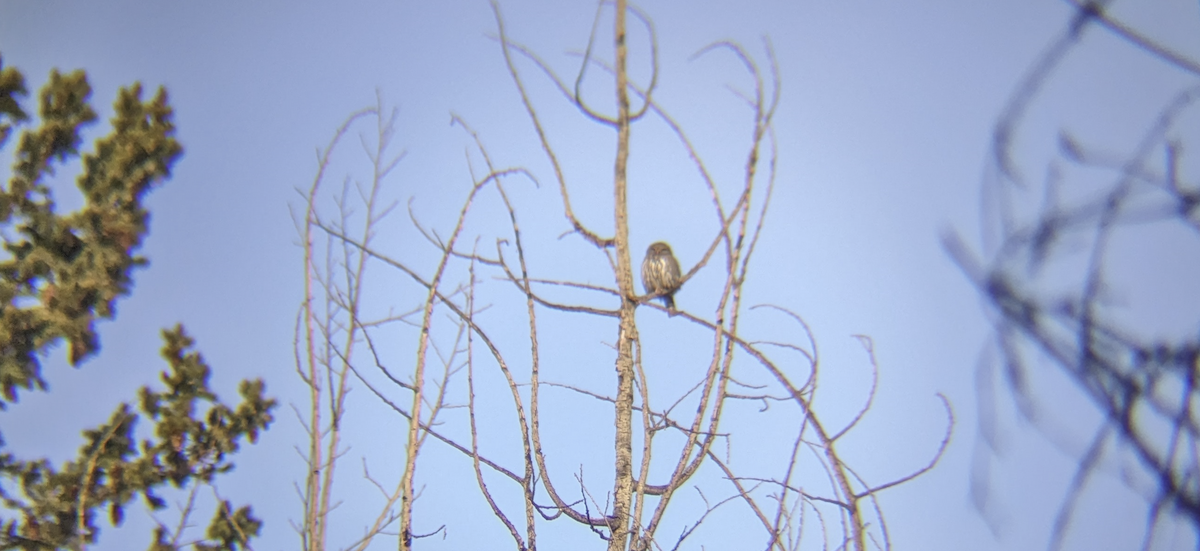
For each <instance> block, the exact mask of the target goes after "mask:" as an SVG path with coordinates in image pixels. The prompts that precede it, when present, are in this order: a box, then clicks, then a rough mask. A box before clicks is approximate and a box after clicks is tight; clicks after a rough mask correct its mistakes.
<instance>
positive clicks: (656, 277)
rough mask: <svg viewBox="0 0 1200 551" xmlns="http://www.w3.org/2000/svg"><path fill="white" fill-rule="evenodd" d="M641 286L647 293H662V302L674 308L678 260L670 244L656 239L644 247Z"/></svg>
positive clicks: (670, 308)
mask: <svg viewBox="0 0 1200 551" xmlns="http://www.w3.org/2000/svg"><path fill="white" fill-rule="evenodd" d="M642 286H643V287H645V288H646V293H647V294H653V293H663V295H662V297H660V298H662V299H663V304H665V305H666V306H667V309H669V310H674V309H675V298H674V295H675V291H677V290H679V261H678V260H675V255H674V254H672V253H671V246H670V245H667V244H666V243H663V242H662V241H658V242H656V243H654V244H652V245H650V247H649V248H648V249H646V259H645V260H643V261H642Z"/></svg>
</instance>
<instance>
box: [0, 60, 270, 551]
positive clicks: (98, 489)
mask: <svg viewBox="0 0 1200 551" xmlns="http://www.w3.org/2000/svg"><path fill="white" fill-rule="evenodd" d="M27 94H28V91H27V90H26V88H25V80H24V77H23V76H22V75H21V73H20V72H19V71H17V70H16V69H14V68H12V67H4V65H3V60H2V58H0V149H2V148H4V146H5V145H6V144H7V142H8V138H9V137H11V136H12V135H13V133H14V131H16V130H20V136H19V141H18V143H17V146H16V150H15V157H16V159H15V163H14V164H13V169H12V176H11V179H10V180H9V181H8V182H7V183H6V184H5V183H2V182H0V239H3V242H4V249H5V251H6V253H7V254H6V255H5V256H4V257H0V409H6V408H7V407H8V406H9V405H11V404H13V403H15V402H16V401H17V399H18V397H19V394H18V392H19V391H21V390H27V391H28V390H32V391H45V390H46V383H45V380H44V379H43V378H42V373H41V372H42V363H41V360H42V358H44V357H45V356H46V355H47V354H48V352H49V350H50V348H51V347H52V346H53V345H55V343H58V342H60V341H61V342H65V343H66V345H67V357H68V360H69V361H70V363H71V364H72V365H79V364H80V363H81V362H82V361H84V360H85V359H87V358H88V357H90V356H91V355H93V354H95V353H96V352H97V351H98V350H99V342H98V337H97V334H96V331H95V322H96V320H97V319H111V318H112V317H113V316H114V313H115V310H114V303H115V302H116V300H117V299H118V298H120V297H123V296H126V295H128V294H129V293H130V291H131V289H132V279H131V272H132V270H133V269H134V268H135V267H138V266H142V265H144V264H146V260H145V258H143V257H141V256H137V255H136V254H135V251H136V250H137V249H138V248H139V246H140V245H141V242H142V239H143V237H144V236H145V234H146V231H147V226H146V222H147V217H148V213H147V212H146V210H145V208H144V207H143V205H142V200H143V198H144V197H145V195H146V193H147V192H148V191H150V190H151V189H152V188H153V187H155V186H156V185H158V184H160V183H162V182H163V181H165V180H166V179H167V178H168V177H169V176H170V173H171V167H172V165H173V164H174V163H175V161H176V160H178V159H179V156H180V155H181V154H182V151H183V149H182V147H181V146H180V144H179V142H178V141H177V140H176V139H175V137H174V134H175V126H174V124H173V122H172V109H171V107H170V105H169V104H168V102H167V95H166V92H165V91H164V90H163V89H161V88H160V89H159V90H158V91H157V93H156V94H155V95H154V97H153V99H150V100H149V101H144V100H143V99H142V89H141V85H140V84H136V83H135V84H134V85H133V86H131V87H129V88H122V89H121V90H120V92H119V93H118V97H117V100H116V102H115V106H114V107H115V112H116V114H115V116H114V118H113V119H112V121H111V122H112V131H111V132H110V133H109V134H108V135H107V136H105V137H103V138H101V139H99V140H97V141H96V142H95V144H94V150H93V151H92V152H90V153H87V154H85V155H83V156H82V164H83V167H82V174H81V175H80V176H79V177H78V179H77V185H78V187H79V190H80V191H81V192H82V194H83V198H84V205H83V207H81V208H80V209H79V210H77V211H75V212H71V213H60V212H58V211H57V209H56V207H55V203H54V198H53V194H52V190H51V189H50V187H49V186H48V185H47V184H46V182H45V179H46V178H47V177H49V176H52V175H53V174H54V171H55V169H56V168H57V167H60V166H63V165H65V164H66V163H68V162H71V161H72V160H75V159H78V158H79V157H80V143H81V141H82V140H81V138H80V131H81V129H82V128H83V127H84V126H85V125H88V124H91V123H92V122H94V121H95V120H96V113H95V112H94V111H93V110H92V108H91V107H90V106H89V105H88V99H89V96H90V95H91V87H90V86H89V84H88V82H87V77H86V75H85V74H84V73H83V72H82V71H75V72H72V73H69V74H60V73H59V72H57V71H53V72H51V74H50V79H49V82H48V83H47V84H46V85H45V87H44V88H43V89H42V90H41V93H40V94H39V97H38V106H39V112H38V120H37V124H36V125H35V126H33V127H31V128H22V127H23V126H27V125H30V124H31V122H30V119H31V117H30V116H29V115H28V114H27V113H26V112H25V111H24V110H23V109H22V106H21V99H22V98H23V97H24V96H26V95H27ZM163 339H164V340H165V343H166V344H165V345H164V347H163V349H162V355H163V357H164V358H165V359H166V361H167V365H168V369H167V371H164V372H163V373H162V377H161V378H162V383H163V384H164V385H165V387H166V388H165V389H164V390H161V391H155V390H152V389H150V388H149V387H144V388H142V389H141V391H140V392H139V395H138V397H137V400H136V406H135V405H133V403H123V404H120V405H119V406H118V407H117V409H116V411H115V412H114V413H113V414H112V416H111V417H110V418H109V420H108V421H107V422H106V423H104V424H102V425H100V426H98V427H96V428H94V429H89V430H85V431H84V433H83V437H84V438H83V440H84V442H83V445H82V446H80V448H79V453H78V456H77V457H76V458H74V459H72V460H69V461H67V462H66V463H64V464H63V465H61V466H56V465H52V464H51V463H50V462H49V461H48V460H45V459H35V460H27V459H21V458H18V457H17V456H16V455H15V454H14V451H13V450H10V449H8V448H7V447H6V446H4V444H3V442H2V441H0V550H8V549H21V550H28V551H33V550H46V549H83V548H84V547H85V546H86V545H87V544H88V543H91V542H94V541H96V538H97V536H98V533H99V532H98V528H97V526H96V521H97V518H96V515H97V514H102V513H103V512H107V514H108V518H109V520H110V522H112V523H113V524H120V523H121V521H122V519H123V515H124V507H125V506H126V505H128V504H129V503H130V502H131V501H133V500H134V499H136V498H138V497H139V496H141V497H142V498H143V499H145V501H146V503H148V504H149V505H150V507H151V508H154V509H162V508H164V507H166V502H165V501H164V500H163V499H162V498H161V497H159V495H157V493H156V491H159V490H161V489H164V488H166V487H167V486H168V485H170V486H172V487H175V488H185V487H191V488H196V487H197V486H198V485H202V484H206V483H209V482H211V481H212V480H213V479H214V477H215V476H217V475H218V474H221V473H225V472H228V471H229V470H231V469H232V468H233V463H232V462H231V461H230V455H231V454H232V453H234V452H236V451H237V449H238V446H239V443H240V442H241V440H242V439H243V438H247V439H249V440H250V441H251V442H254V441H256V439H257V436H258V432H259V431H260V430H264V429H266V427H267V426H268V425H269V424H270V423H271V421H272V420H273V417H272V415H271V410H272V409H273V408H274V406H275V401H274V400H271V399H267V398H265V397H264V395H263V383H262V381H260V380H255V381H248V380H247V381H242V383H241V386H240V389H239V390H240V393H241V396H242V401H241V403H239V404H237V405H236V406H229V405H226V404H224V403H222V402H221V401H220V400H218V399H217V397H216V395H215V394H214V393H213V392H212V391H211V390H210V389H209V387H208V376H209V373H210V370H209V367H208V365H207V364H205V362H204V360H203V358H202V357H201V356H200V354H199V353H198V352H196V351H195V350H194V349H193V341H192V339H191V338H189V337H188V336H187V334H186V333H185V331H184V330H183V328H182V327H181V326H176V327H175V328H173V329H169V330H165V331H163ZM142 418H146V419H148V420H149V422H151V423H153V429H152V430H151V431H150V433H151V436H150V437H149V438H147V439H145V440H143V441H141V442H138V441H137V440H136V435H135V432H134V429H135V425H136V423H137V421H138V420H139V419H142ZM260 526H261V522H260V521H259V520H258V519H256V518H254V516H253V515H252V514H251V510H250V508H249V507H241V508H238V509H236V510H234V509H233V507H232V506H231V505H230V504H229V502H227V501H221V502H220V503H218V507H217V511H216V512H215V513H214V516H213V519H212V522H211V523H210V524H209V526H208V529H207V532H206V534H205V538H204V539H202V540H200V541H195V540H194V539H193V540H191V541H190V542H189V543H188V544H187V545H189V546H194V547H195V548H196V549H200V550H218V549H222V550H234V549H240V548H243V547H245V546H246V542H247V541H248V540H249V538H251V537H254V536H256V535H257V534H258V531H259V528H260ZM180 528H181V527H179V528H176V529H175V530H171V529H168V528H167V527H165V526H161V525H160V526H159V527H158V528H157V530H156V533H155V538H154V542H153V543H152V544H151V549H153V550H155V551H165V550H170V549H177V548H180V547H182V545H181V543H180V535H181V534H180V531H181V530H180Z"/></svg>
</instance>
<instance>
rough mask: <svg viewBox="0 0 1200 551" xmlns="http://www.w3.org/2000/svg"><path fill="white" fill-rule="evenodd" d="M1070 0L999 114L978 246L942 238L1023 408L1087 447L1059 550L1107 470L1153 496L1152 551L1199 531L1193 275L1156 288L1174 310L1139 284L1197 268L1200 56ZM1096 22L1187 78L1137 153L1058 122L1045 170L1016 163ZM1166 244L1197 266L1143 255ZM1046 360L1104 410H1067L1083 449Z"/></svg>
mask: <svg viewBox="0 0 1200 551" xmlns="http://www.w3.org/2000/svg"><path fill="white" fill-rule="evenodd" d="M1068 3H1070V4H1071V5H1072V6H1073V9H1074V11H1075V15H1074V17H1073V19H1072V20H1071V21H1070V23H1069V24H1068V25H1067V26H1066V28H1064V29H1063V30H1062V32H1061V33H1060V34H1059V36H1057V37H1056V38H1055V39H1054V41H1053V42H1052V43H1051V45H1050V46H1049V47H1048V48H1047V50H1046V51H1045V53H1043V54H1042V55H1041V57H1040V58H1039V59H1038V60H1037V61H1036V62H1035V63H1034V64H1033V65H1032V66H1031V67H1030V70H1029V72H1028V74H1027V75H1026V77H1025V78H1024V79H1023V80H1022V81H1021V82H1020V83H1019V85H1018V86H1017V87H1016V89H1015V91H1014V93H1013V94H1012V96H1011V98H1010V100H1009V103H1008V105H1007V107H1006V109H1005V111H1004V113H1003V114H1002V116H1001V117H1000V119H999V121H998V123H997V124H996V127H995V132H994V141H993V152H992V156H991V159H990V164H989V171H988V178H987V179H986V181H985V184H984V190H983V191H984V194H983V195H984V216H985V227H984V238H985V250H984V258H983V259H982V260H981V259H979V258H977V257H976V256H975V255H973V254H972V253H971V252H969V251H968V248H967V247H966V246H965V245H964V244H963V242H962V240H960V239H959V238H958V237H957V236H955V235H949V236H948V237H947V239H946V246H947V249H948V250H949V252H950V253H951V255H952V256H953V257H954V259H955V260H956V262H957V263H958V264H959V266H960V267H961V268H962V269H963V271H964V272H965V273H966V275H967V277H968V278H970V279H971V281H972V282H973V283H974V284H975V285H976V286H977V287H978V289H979V291H980V293H981V294H982V295H983V296H984V297H985V298H986V302H987V303H988V305H989V306H990V307H991V308H990V310H991V312H992V313H993V314H994V324H995V327H996V333H995V348H996V349H997V350H998V351H999V357H1000V359H1001V362H1002V365H1003V369H1002V373H1003V377H1004V380H1005V382H1006V383H1007V386H1008V388H1009V390H1010V391H1011V395H1012V397H1013V399H1014V401H1015V404H1016V408H1017V410H1018V411H1019V412H1020V413H1021V415H1023V416H1024V417H1026V418H1027V419H1029V420H1031V421H1033V423H1034V425H1035V426H1037V427H1039V428H1040V429H1042V430H1043V432H1044V433H1046V434H1047V435H1050V436H1052V437H1053V438H1052V439H1053V440H1054V442H1055V444H1057V445H1059V446H1060V447H1062V448H1064V449H1067V450H1068V453H1071V454H1073V455H1074V456H1075V457H1076V458H1077V462H1078V466H1077V469H1076V472H1075V475H1074V477H1073V479H1072V480H1071V482H1070V485H1069V488H1068V490H1067V493H1066V495H1065V496H1063V499H1062V503H1061V506H1060V509H1059V513H1058V516H1057V518H1056V519H1055V523H1054V526H1053V533H1052V535H1051V541H1050V543H1049V545H1050V547H1051V548H1059V547H1061V546H1062V545H1063V542H1064V540H1065V539H1066V538H1067V537H1068V535H1069V533H1070V528H1071V521H1072V517H1073V516H1074V515H1075V514H1076V506H1077V504H1078V503H1080V500H1081V496H1082V495H1083V494H1084V493H1085V491H1086V490H1087V488H1088V486H1089V485H1091V484H1093V483H1094V481H1095V479H1096V478H1097V475H1099V474H1105V473H1107V474H1110V475H1111V476H1113V477H1114V478H1116V479H1118V480H1120V481H1122V482H1123V483H1124V484H1125V485H1127V486H1128V488H1129V489H1131V490H1132V491H1133V492H1134V493H1135V494H1136V495H1138V496H1140V497H1141V498H1142V499H1144V500H1145V503H1146V510H1147V514H1146V519H1145V532H1144V539H1143V548H1145V549H1149V548H1151V547H1152V546H1153V545H1155V544H1156V543H1157V544H1161V542H1156V541H1155V538H1156V534H1162V533H1165V529H1166V528H1167V527H1179V526H1181V525H1182V526H1186V527H1190V530H1191V533H1192V535H1193V538H1196V537H1198V536H1200V476H1198V475H1200V451H1198V450H1200V448H1197V431H1198V429H1200V425H1198V412H1197V407H1196V404H1197V401H1196V400H1197V398H1200V392H1198V389H1197V386H1196V380H1197V375H1198V374H1200V364H1198V361H1200V336H1197V333H1196V326H1195V320H1196V319H1197V314H1200V312H1198V311H1197V310H1196V308H1197V305H1196V304H1195V303H1194V301H1192V300H1190V296H1189V295H1194V294H1195V293H1196V288H1195V286H1194V285H1191V286H1190V291H1184V292H1183V294H1181V295H1177V296H1168V295H1167V294H1168V293H1171V292H1173V291H1172V290H1167V289H1160V290H1157V292H1159V293H1162V294H1163V296H1164V297H1168V298H1167V300H1168V301H1169V302H1170V303H1171V304H1172V306H1175V307H1177V308H1176V309H1175V311H1174V312H1167V311H1165V309H1162V308H1155V307H1153V306H1147V304H1146V303H1145V301H1140V302H1139V299H1141V298H1144V297H1145V296H1146V295H1145V294H1144V293H1142V294H1138V293H1139V292H1140V291H1139V290H1138V289H1137V287H1138V286H1145V285H1146V284H1147V283H1148V282H1150V281H1171V280H1172V279H1175V280H1176V281H1179V282H1195V281H1196V277H1195V272H1194V266H1195V264H1194V262H1195V260H1196V255H1195V252H1194V246H1195V244H1196V233H1195V232H1196V230H1198V229H1200V217H1198V212H1197V209H1196V206H1197V204H1200V184H1198V183H1197V180H1196V175H1195V173H1194V172H1193V173H1192V175H1191V177H1190V179H1189V177H1188V176H1187V174H1186V173H1185V172H1186V171H1185V170H1184V168H1183V167H1184V166H1185V165H1184V163H1183V162H1182V161H1183V160H1184V159H1185V158H1186V153H1187V151H1188V150H1189V149H1188V148H1187V147H1185V143H1186V142H1188V141H1194V140H1196V139H1197V138H1200V136H1197V135H1196V133H1195V128H1196V127H1195V123H1194V121H1195V118H1194V117H1195V115H1196V111H1197V110H1196V104H1197V101H1198V100H1200V83H1198V81H1197V77H1200V63H1198V62H1197V60H1196V59H1193V58H1189V57H1187V56H1185V55H1182V54H1180V53H1178V52H1176V51H1174V50H1172V49H1171V48H1168V47H1167V46H1165V45H1163V44H1162V43H1160V42H1158V41H1156V40H1155V39H1154V38H1152V37H1150V36H1147V35H1145V34H1143V33H1141V32H1140V31H1138V30H1137V29H1135V28H1134V27H1133V26H1131V25H1129V24H1127V23H1125V22H1123V21H1122V20H1120V19H1119V18H1116V17H1114V16H1112V15H1111V14H1110V13H1109V11H1108V2H1091V1H1089V2H1077V1H1075V0H1071V1H1070V2H1068ZM1089 33H1090V34H1089ZM1095 33H1101V34H1102V36H1103V37H1104V38H1105V39H1111V38H1113V37H1115V38H1117V39H1118V41H1119V42H1120V43H1121V44H1122V45H1123V46H1124V47H1126V48H1130V49H1132V51H1133V52H1138V53H1140V54H1141V55H1142V58H1141V60H1140V62H1142V63H1148V64H1151V65H1153V66H1156V67H1158V68H1162V67H1167V68H1168V70H1169V71H1170V72H1172V73H1175V76H1180V75H1182V76H1183V77H1184V78H1183V80H1182V83H1181V84H1180V88H1179V89H1178V90H1177V91H1176V92H1175V94H1174V96H1173V97H1171V98H1170V99H1169V100H1167V101H1166V102H1165V104H1163V105H1160V106H1156V107H1154V109H1155V110H1157V113H1156V114H1154V115H1151V116H1150V118H1149V120H1146V121H1145V124H1144V125H1143V127H1144V128H1143V130H1141V131H1140V134H1139V135H1138V136H1137V137H1136V140H1133V141H1134V143H1133V145H1132V147H1131V148H1130V149H1129V150H1127V151H1123V152H1120V153H1116V154H1113V153H1110V152H1107V151H1104V150H1103V148H1102V147H1097V146H1095V145H1092V143H1093V142H1097V141H1099V139H1100V138H1102V137H1101V136H1079V135H1076V134H1075V133H1074V132H1072V131H1070V130H1069V129H1061V130H1060V131H1059V134H1058V145H1059V148H1058V151H1057V154H1056V155H1055V156H1054V157H1053V158H1052V159H1051V160H1050V163H1049V167H1048V169H1047V171H1046V174H1047V176H1046V178H1045V180H1044V181H1042V182H1041V183H1038V182H1035V181H1033V180H1031V179H1029V178H1028V177H1027V176H1026V175H1027V174H1028V173H1029V170H1028V167H1027V166H1022V165H1023V164H1027V161H1025V160H1024V159H1026V158H1027V156H1025V157H1023V156H1022V153H1021V152H1020V151H1019V148H1018V147H1016V146H1015V145H1014V143H1015V142H1017V141H1018V136H1019V135H1021V134H1022V132H1023V131H1026V127H1028V126H1031V125H1030V124H1029V123H1031V122H1032V121H1031V120H1030V119H1032V118H1033V115H1031V112H1033V111H1034V110H1035V109H1036V108H1037V107H1039V106H1038V101H1039V100H1041V99H1043V98H1044V97H1045V96H1046V91H1047V89H1049V88H1051V87H1052V86H1055V85H1058V86H1063V85H1064V83H1063V81H1062V79H1059V78H1057V73H1059V72H1060V71H1061V70H1062V69H1063V67H1065V66H1068V64H1069V63H1070V61H1071V56H1073V55H1080V54H1082V53H1084V52H1086V50H1087V47H1086V45H1087V44H1089V43H1088V41H1087V40H1085V36H1096V34H1095ZM1066 85H1070V81H1068V83H1067V84H1066ZM1089 88H1090V86H1089ZM1073 90H1074V92H1073V93H1076V94H1083V95H1086V94H1087V93H1088V90H1085V89H1082V88H1080V87H1075V88H1073ZM1147 91H1150V90H1149V89H1147ZM1155 92H1159V91H1155ZM1167 93H1170V91H1169V90H1168V91H1167ZM1161 95H1163V96H1164V97H1165V96H1166V94H1161ZM1140 107H1142V106H1138V105H1132V104H1129V103H1126V102H1123V103H1121V104H1119V105H1105V106H1103V107H1101V108H1100V109H1101V111H1098V112H1096V113H1093V114H1092V117H1095V118H1098V119H1100V120H1106V119H1111V118H1113V117H1112V116H1113V115H1115V114H1120V115H1123V116H1124V115H1128V114H1129V113H1131V112H1136V111H1135V109H1137V108H1140ZM1188 117H1192V118H1191V119H1190V121H1191V123H1190V124H1189V122H1188V121H1189V119H1188ZM1192 157H1194V155H1192ZM1189 249H1192V250H1189ZM1139 251H1140V252H1143V253H1147V254H1146V255H1143V256H1141V257H1140V260H1139V259H1137V255H1136V254H1132V253H1136V252H1139ZM1151 253H1157V255H1152V254H1151ZM1158 255H1166V256H1167V257H1168V258H1170V259H1172V264H1174V265H1175V266H1181V265H1184V264H1185V263H1186V262H1188V261H1189V260H1190V262H1192V264H1191V266H1192V267H1193V268H1192V269H1183V270H1175V271H1167V272H1165V273H1159V272H1157V271H1156V269H1155V268H1153V267H1151V266H1147V265H1142V264H1140V263H1144V262H1146V260H1147V258H1149V257H1151V256H1158ZM1159 258H1162V256H1159ZM1184 287H1189V286H1187V285H1184ZM1174 292H1178V291H1174ZM1172 315H1174V318H1172V317H1171V316H1172ZM1181 320H1189V321H1181ZM1164 334H1165V335H1167V336H1164ZM992 365H993V363H992V362H990V361H985V362H983V363H982V364H981V366H982V368H981V370H980V371H979V373H978V377H979V382H980V384H979V388H980V392H981V394H980V403H981V404H983V409H982V411H981V421H982V422H983V425H981V428H982V433H983V435H984V439H985V441H986V442H988V443H989V444H990V446H991V447H992V448H994V449H998V447H999V446H1000V444H999V443H998V442H997V440H996V436H995V428H994V425H995V422H996V419H995V418H996V415H997V413H996V412H995V411H994V410H993V409H991V406H990V404H994V403H995V402H994V397H993V396H992V394H993V392H994V390H993V387H992V384H991V380H992V379H993V377H994V375H993V370H992V369H991V366H992ZM1046 365H1052V366H1055V367H1057V368H1059V369H1061V370H1062V373H1064V374H1065V375H1066V376H1067V378H1068V379H1069V381H1070V382H1071V383H1072V384H1073V385H1074V386H1075V387H1076V389H1077V390H1078V391H1079V392H1080V393H1082V395H1084V396H1086V398H1087V399H1089V400H1090V402H1091V403H1092V404H1093V405H1094V407H1095V408H1096V409H1095V412H1094V413H1096V414H1097V415H1085V414H1084V413H1085V412H1077V413H1076V414H1075V415H1073V416H1071V417H1070V418H1069V419H1068V420H1067V423H1068V424H1069V430H1070V431H1071V432H1074V433H1076V434H1080V433H1082V434H1087V435H1089V436H1087V437H1086V439H1085V441H1084V442H1083V445H1082V446H1081V447H1079V449H1075V450H1071V449H1070V448H1071V447H1072V446H1071V444H1070V443H1067V442H1063V441H1062V439H1061V438H1058V437H1057V434H1061V432H1062V431H1060V430H1058V429H1059V428H1060V427H1058V425H1061V422H1060V419H1056V418H1055V417H1056V416H1055V415H1054V414H1053V412H1052V411H1051V410H1052V409H1053V407H1052V405H1050V404H1046V403H1044V402H1040V401H1039V400H1038V397H1037V395H1038V393H1039V391H1040V390H1043V391H1044V390H1045V389H1040V388H1038V387H1039V382H1040V381H1044V380H1046V379H1045V376H1044V372H1043V371H1040V370H1039V369H1038V368H1039V367H1041V366H1046ZM1086 413H1089V414H1090V413H1093V412H1086ZM981 451H982V448H981ZM986 455H987V454H986V453H983V454H982V455H981V457H982V456H986ZM988 464H989V461H988V460H987V459H982V460H980V461H977V472H976V473H975V475H974V483H973V486H974V488H973V493H974V494H975V496H976V503H977V505H978V506H979V507H980V508H981V509H982V510H984V511H985V512H986V511H987V510H988V508H989V506H990V504H989V502H988V499H987V497H986V496H987V494H988V492H987V488H988V485H989V476H988V474H987V468H986V467H987V465H988ZM1176 543H1178V542H1176Z"/></svg>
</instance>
